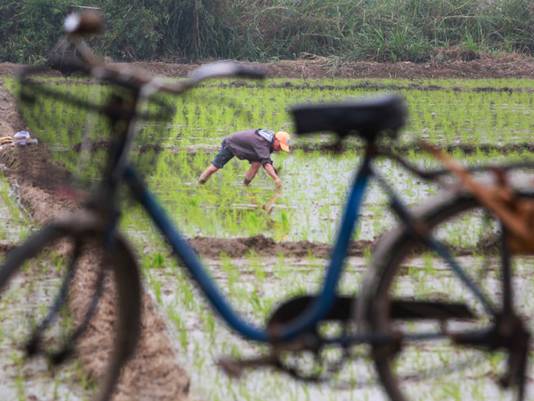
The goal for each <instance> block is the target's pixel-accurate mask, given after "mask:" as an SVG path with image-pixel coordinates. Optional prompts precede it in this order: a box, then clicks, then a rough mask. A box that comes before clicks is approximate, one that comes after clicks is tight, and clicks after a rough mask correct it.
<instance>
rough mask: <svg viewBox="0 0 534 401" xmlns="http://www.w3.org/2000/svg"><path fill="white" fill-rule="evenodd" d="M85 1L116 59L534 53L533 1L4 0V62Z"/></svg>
mask: <svg viewBox="0 0 534 401" xmlns="http://www.w3.org/2000/svg"><path fill="white" fill-rule="evenodd" d="M89 1H91V2H89ZM81 5H84V6H94V7H99V8H101V9H102V11H103V12H104V15H105V16H106V22H107V26H106V32H105V34H104V35H102V36H101V37H99V38H97V39H95V40H94V41H93V45H94V46H95V47H96V48H97V49H98V51H99V52H100V53H102V54H104V55H106V56H109V57H111V58H113V59H115V60H117V61H133V60H159V61H168V62H187V61H196V60H206V59H220V58H232V59H240V60H257V61H266V60H276V59H293V58H298V57H301V56H302V55H303V54H313V55H317V56H328V57H338V58H340V59H343V60H376V61H401V60H409V61H416V62H419V61H426V60H428V59H430V58H431V57H433V55H434V54H436V51H437V49H440V48H448V47H453V46H454V47H457V48H459V49H464V50H468V51H472V52H480V51H483V52H491V51H504V52H520V53H526V54H530V55H532V54H533V52H534V2H533V1H531V0H441V1H440V0H380V1H379V0H2V1H1V4H0V21H1V22H0V37H1V38H2V44H0V61H9V62H16V63H36V62H39V61H42V60H43V59H44V58H45V57H46V55H47V52H48V51H49V49H51V48H53V46H54V43H55V42H56V41H57V40H58V38H59V37H60V36H61V27H62V23H63V19H64V17H65V16H66V15H67V13H68V12H69V10H72V9H73V8H75V6H81Z"/></svg>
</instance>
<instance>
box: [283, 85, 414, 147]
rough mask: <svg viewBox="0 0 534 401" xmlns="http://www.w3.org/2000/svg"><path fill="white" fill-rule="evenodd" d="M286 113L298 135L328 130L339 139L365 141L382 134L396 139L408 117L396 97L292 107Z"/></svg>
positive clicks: (404, 106) (403, 106)
mask: <svg viewBox="0 0 534 401" xmlns="http://www.w3.org/2000/svg"><path fill="white" fill-rule="evenodd" d="M289 112H290V113H291V114H292V115H293V119H294V121H295V127H296V133H297V134H300V135H302V134H311V133H314V132H322V131H330V132H334V133H336V134H337V135H339V136H340V137H345V136H347V135H357V136H360V137H362V138H364V139H367V140H373V139H375V138H376V137H377V135H378V134H379V133H382V132H388V133H390V135H392V136H395V135H396V133H397V132H398V130H399V129H400V128H402V127H403V126H404V124H405V122H406V116H407V109H406V104H405V102H404V99H403V98H401V97H400V96H397V95H384V96H380V97H376V98H372V99H350V100H345V101H343V102H336V103H319V104H301V105H296V106H293V107H292V108H291V109H290V110H289Z"/></svg>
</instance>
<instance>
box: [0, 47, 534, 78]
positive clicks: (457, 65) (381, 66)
mask: <svg viewBox="0 0 534 401" xmlns="http://www.w3.org/2000/svg"><path fill="white" fill-rule="evenodd" d="M209 61H210V60H206V62H209ZM247 64H250V65H255V66H257V67H258V68H261V69H262V70H264V71H265V72H266V73H267V75H268V76H269V77H286V78H328V77H336V78H406V79H414V78H419V79H421V78H472V79H476V78H534V58H533V57H528V56H525V55H521V54H516V53H508V54H497V55H492V54H477V55H476V57H464V56H463V54H460V53H458V52H456V51H455V50H454V49H444V50H443V51H441V52H438V53H437V54H436V56H435V57H433V58H432V59H431V60H430V61H428V62H425V63H413V62H409V61H405V62H397V63H378V62H372V61H360V62H354V61H343V60H340V59H339V58H335V57H319V56H313V55H309V56H308V57H307V58H305V59H299V60H282V61H277V62H271V63H247ZM116 65H126V64H124V63H116ZM199 65H200V64H171V63H163V62H145V61H143V62H134V63H128V64H127V66H129V67H131V66H133V67H139V68H143V69H146V70H148V71H150V72H153V73H157V74H161V75H166V76H169V77H175V76H184V75H186V74H188V73H189V72H191V71H192V70H193V69H194V68H196V67H198V66H199ZM18 68H19V65H17V64H12V63H1V64H0V75H5V74H13V73H15V72H16V71H17V69H18Z"/></svg>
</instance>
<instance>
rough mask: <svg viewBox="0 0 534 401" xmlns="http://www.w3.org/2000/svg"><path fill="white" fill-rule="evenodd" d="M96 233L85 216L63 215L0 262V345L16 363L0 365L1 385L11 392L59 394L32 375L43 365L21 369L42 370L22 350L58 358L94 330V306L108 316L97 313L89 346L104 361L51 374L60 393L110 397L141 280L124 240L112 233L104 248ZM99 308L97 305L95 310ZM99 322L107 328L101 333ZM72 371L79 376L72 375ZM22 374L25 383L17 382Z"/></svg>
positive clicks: (136, 322) (134, 329)
mask: <svg viewBox="0 0 534 401" xmlns="http://www.w3.org/2000/svg"><path fill="white" fill-rule="evenodd" d="M103 238H104V232H103V231H102V229H101V228H99V227H97V226H96V225H94V224H93V223H91V222H90V221H88V222H84V221H82V220H78V219H71V220H65V221H62V222H57V223H52V224H49V225H47V226H45V227H44V228H42V229H41V230H39V231H38V232H36V233H34V234H33V235H31V236H30V237H29V238H28V239H27V240H26V241H25V242H24V243H22V244H21V245H20V246H18V247H16V248H15V249H13V250H12V251H11V252H9V253H8V255H7V256H6V259H5V261H4V263H3V265H2V266H1V267H0V290H1V292H0V314H1V316H2V322H1V323H0V333H1V334H2V335H0V350H2V352H3V353H5V354H6V356H5V358H11V359H13V362H16V363H15V365H16V366H17V369H15V370H14V371H11V370H9V369H6V371H4V375H7V376H9V379H10V380H11V381H13V382H14V384H13V387H12V388H11V389H10V390H7V391H8V394H12V395H13V396H14V397H13V398H16V397H18V398H19V399H20V398H24V399H26V398H30V396H31V393H32V392H34V393H38V394H40V396H44V397H46V394H47V393H49V394H50V397H51V399H52V398H54V399H61V397H62V396H63V394H62V393H63V391H58V386H59V384H58V382H57V380H42V378H40V379H39V378H35V377H34V376H39V375H41V376H42V375H43V374H44V372H43V373H42V374H39V373H37V374H36V375H28V374H25V373H24V372H25V371H26V372H27V371H32V372H33V371H37V372H39V371H40V369H42V364H40V363H39V362H38V361H39V359H38V358H37V359H36V358H31V359H28V358H26V357H27V356H38V355H44V356H46V357H48V361H49V362H51V363H52V364H59V363H60V362H63V361H64V360H66V359H67V357H68V356H69V355H70V353H71V351H73V350H74V346H73V345H74V344H75V343H76V342H77V340H78V339H79V338H81V337H82V336H83V335H85V334H88V331H91V330H92V331H95V326H98V324H96V323H95V320H94V319H93V317H94V316H95V315H96V314H98V313H101V314H108V315H109V316H105V319H104V320H105V322H104V323H103V326H101V327H96V331H98V330H99V329H102V328H103V329H105V330H103V331H104V333H103V334H101V339H100V341H97V342H98V344H94V345H93V352H94V354H95V357H97V358H98V359H100V360H102V359H106V360H107V361H108V362H107V364H104V365H105V366H106V367H105V368H102V363H101V361H100V360H98V361H94V362H95V363H94V365H96V366H97V367H96V368H95V369H93V371H92V372H91V373H94V375H95V376H98V377H87V376H85V375H84V374H83V373H81V372H80V370H79V369H77V368H76V367H75V366H74V367H72V366H71V367H69V368H68V369H67V370H68V371H69V373H66V374H61V373H58V375H59V374H61V376H63V377H66V378H67V379H68V380H67V381H70V382H71V386H69V385H67V386H66V389H67V390H68V391H66V392H65V394H64V396H65V397H66V399H71V398H72V397H73V396H74V398H78V397H81V398H87V397H88V396H89V397H91V398H92V399H95V400H98V401H103V400H108V399H110V398H111V394H112V392H113V389H114V386H115V384H116V382H117V380H118V378H119V376H120V371H121V368H122V366H123V365H124V364H125V362H126V361H127V360H128V359H129V357H130V356H131V355H132V353H133V351H134V349H135V346H136V343H137V340H138V337H139V331H140V310H141V285H140V277H139V270H138V267H137V264H136V262H135V258H134V257H133V256H132V253H131V251H130V249H129V247H128V245H127V243H126V242H125V241H124V239H122V237H121V236H119V235H116V236H115V237H114V238H113V239H112V240H111V244H112V245H111V246H110V247H106V248H105V247H104V246H103ZM108 248H109V249H108ZM74 286H76V287H77V288H76V289H73V287H74ZM82 290H83V291H86V292H87V293H88V294H87V295H88V296H86V297H84V298H85V299H84V300H83V301H81V302H79V305H78V306H79V307H78V308H77V309H78V310H77V311H76V312H73V313H72V314H71V313H69V312H68V311H67V308H65V305H66V303H67V302H69V303H71V302H72V300H73V298H75V297H76V295H75V294H74V291H82ZM108 291H111V292H112V293H113V295H114V296H111V297H110V296H109V294H106V297H107V303H106V305H105V306H102V305H99V302H100V303H102V295H103V293H104V292H108ZM101 307H102V309H105V310H103V311H99V308H101ZM89 323H91V324H89ZM107 329H111V330H113V331H109V332H105V331H106V330H107ZM108 343H109V344H108ZM95 345H96V346H95ZM84 346H85V345H84ZM80 354H82V353H81V352H80ZM85 354H87V352H85ZM96 354H99V355H98V356H96ZM31 361H37V362H31ZM76 375H83V378H80V377H77V378H74V379H73V378H72V376H76ZM90 376H91V375H90ZM82 379H83V380H82ZM25 380H30V381H31V383H30V384H29V385H25V386H23V387H21V386H20V385H17V382H20V381H25ZM60 380H61V379H60ZM80 383H85V385H82V386H79V384H80ZM72 387H77V388H76V389H75V390H72ZM70 391H73V392H74V394H72V393H71V392H70Z"/></svg>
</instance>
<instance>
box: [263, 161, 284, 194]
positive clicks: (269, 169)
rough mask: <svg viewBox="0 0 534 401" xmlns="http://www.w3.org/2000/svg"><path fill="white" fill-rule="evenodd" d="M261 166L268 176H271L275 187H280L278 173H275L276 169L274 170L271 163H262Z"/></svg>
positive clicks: (280, 181)
mask: <svg viewBox="0 0 534 401" xmlns="http://www.w3.org/2000/svg"><path fill="white" fill-rule="evenodd" d="M263 168H264V169H265V171H266V172H267V174H268V175H269V177H271V178H272V179H273V180H274V183H275V184H276V188H282V180H281V179H280V177H278V174H276V171H274V167H273V165H272V164H271V163H265V164H264V165H263Z"/></svg>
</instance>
